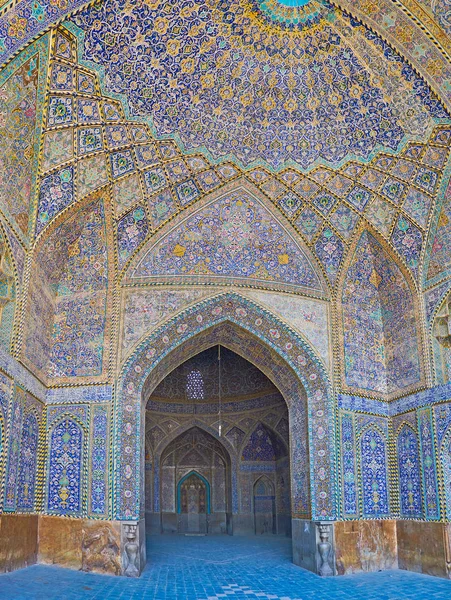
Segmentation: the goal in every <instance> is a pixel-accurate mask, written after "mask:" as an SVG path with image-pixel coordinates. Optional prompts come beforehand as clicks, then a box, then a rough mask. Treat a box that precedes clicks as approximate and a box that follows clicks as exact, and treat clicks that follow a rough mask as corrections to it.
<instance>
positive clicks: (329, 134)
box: [73, 0, 449, 170]
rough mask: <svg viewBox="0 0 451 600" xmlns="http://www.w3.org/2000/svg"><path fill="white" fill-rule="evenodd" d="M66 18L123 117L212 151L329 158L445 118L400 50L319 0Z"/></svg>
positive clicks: (188, 146) (118, 1)
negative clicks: (122, 105) (120, 102)
mask: <svg viewBox="0 0 451 600" xmlns="http://www.w3.org/2000/svg"><path fill="white" fill-rule="evenodd" d="M289 3H290V4H297V6H296V5H295V6H290V5H288V4H289ZM73 23H74V24H75V25H76V26H77V28H80V29H81V31H82V34H83V37H84V50H83V56H82V58H83V59H84V60H85V61H88V62H89V63H90V64H91V65H92V63H97V64H98V65H99V66H101V67H102V69H103V70H104V82H103V83H104V88H105V90H106V92H107V93H110V94H111V93H113V94H121V95H122V96H125V98H126V100H127V104H128V110H129V115H130V116H131V117H138V118H140V119H143V118H144V119H147V121H148V123H149V124H150V125H151V126H152V129H153V132H154V134H155V135H156V136H157V137H159V138H165V137H171V138H174V139H176V140H177V141H179V142H180V143H181V146H182V147H183V148H184V150H185V151H191V152H194V151H199V150H202V151H204V152H205V153H206V155H207V156H208V157H209V158H210V159H211V160H213V161H215V162H218V161H222V160H224V159H229V160H230V159H235V160H236V161H237V162H238V163H239V164H240V165H241V166H245V167H246V166H249V165H253V164H265V165H267V166H269V167H271V168H272V169H275V170H280V169H281V168H284V167H286V166H288V165H293V164H295V165H298V166H300V167H301V168H302V169H309V168H310V167H312V166H314V165H316V164H318V163H319V162H321V163H324V162H326V163H327V164H329V165H332V166H338V165H340V164H341V163H343V162H344V161H345V160H346V159H350V158H359V159H363V160H368V159H370V158H371V157H372V156H374V153H375V152H376V151H379V150H382V149H385V150H389V151H392V152H395V151H397V150H399V149H400V148H401V147H403V146H404V145H405V143H406V142H407V141H412V140H421V139H424V138H425V137H426V136H428V135H429V134H430V132H431V130H432V127H433V126H434V125H436V124H437V123H439V122H441V121H446V120H448V118H449V114H448V113H447V111H446V110H445V108H444V107H443V105H442V104H441V103H440V101H439V100H438V99H437V98H436V97H435V96H434V94H433V93H432V92H431V91H430V89H429V88H428V86H427V85H426V84H425V83H424V81H423V80H422V79H421V78H420V77H419V76H418V75H417V74H416V73H415V71H414V70H413V69H412V67H411V66H410V65H409V64H408V63H407V62H405V61H404V60H403V59H402V58H401V57H400V56H399V55H397V54H396V53H395V52H394V51H393V50H392V49H391V48H390V47H388V46H387V45H386V44H385V43H384V42H383V41H382V39H381V38H379V37H378V36H376V35H375V34H374V33H372V32H371V31H370V30H369V29H367V28H366V27H364V26H363V25H361V24H359V23H358V22H357V21H354V20H353V19H352V18H350V17H349V16H347V15H345V14H344V13H343V12H342V11H341V10H340V9H338V8H336V7H333V6H332V5H331V4H329V3H328V2H325V1H319V0H311V1H308V2H307V1H305V0H292V2H290V0H285V1H284V2H282V0H219V1H218V0H186V1H184V2H179V1H177V2H166V1H164V0H147V1H145V2H144V1H142V0H137V1H132V2H129V1H127V0H105V1H104V2H102V3H101V4H100V5H97V6H94V7H88V8H86V9H85V10H83V11H82V12H81V13H79V14H78V15H77V16H75V17H74V18H73Z"/></svg>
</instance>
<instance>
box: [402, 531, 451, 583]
mask: <svg viewBox="0 0 451 600" xmlns="http://www.w3.org/2000/svg"><path fill="white" fill-rule="evenodd" d="M397 528H398V555H399V568H400V569H406V570H408V571H416V572H418V573H426V574H427V575H435V576H437V577H450V566H451V560H450V557H451V546H450V541H449V540H450V527H449V525H445V524H443V523H420V522H417V521H399V522H398V524H397Z"/></svg>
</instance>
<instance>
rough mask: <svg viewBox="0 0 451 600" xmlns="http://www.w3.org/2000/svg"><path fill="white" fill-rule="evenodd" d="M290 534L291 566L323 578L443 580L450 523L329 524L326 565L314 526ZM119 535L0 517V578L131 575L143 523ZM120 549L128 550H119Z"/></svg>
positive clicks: (139, 560) (99, 527)
mask: <svg viewBox="0 0 451 600" xmlns="http://www.w3.org/2000/svg"><path fill="white" fill-rule="evenodd" d="M121 527H122V529H121ZM292 528H293V562H294V563H295V564H297V565H299V566H302V567H304V568H306V569H309V570H310V571H313V572H314V573H320V571H321V565H323V567H324V565H325V564H326V562H327V563H330V566H331V569H329V571H330V572H328V573H326V574H329V575H331V574H335V573H336V574H338V575H344V574H348V573H358V572H364V571H367V572H369V571H381V570H387V569H396V568H398V567H399V568H400V569H405V570H408V571H415V572H418V573H426V574H428V575H435V576H438V577H446V578H449V579H451V524H444V523H422V522H415V521H393V520H380V521H345V522H336V523H334V524H332V523H329V524H327V525H326V529H327V536H326V538H324V539H326V540H327V542H328V545H330V550H327V552H326V554H325V555H324V556H325V557H326V559H327V560H326V561H325V560H324V556H323V558H322V557H321V555H320V554H321V553H320V552H319V548H320V543H321V542H324V539H322V538H321V535H320V533H321V527H320V523H315V522H312V521H304V520H301V519H293V522H292ZM132 529H136V524H132ZM121 533H122V537H123V538H124V527H123V524H122V525H121V523H119V522H117V521H116V522H115V521H100V520H99V521H98V520H92V519H71V518H65V517H50V516H45V515H39V516H38V515H10V514H2V515H0V573H5V572H9V571H14V570H15V569H20V568H23V567H27V566H30V565H32V564H35V563H36V562H38V563H44V564H56V565H60V566H62V567H68V568H72V569H77V570H81V571H87V572H90V571H92V572H95V573H106V574H110V575H121V574H127V575H129V576H138V575H139V573H140V572H141V570H142V568H143V567H144V564H145V560H146V559H145V551H144V549H145V545H144V537H145V536H144V521H142V522H141V523H140V524H139V535H138V530H137V529H136V532H135V533H134V534H133V535H130V534H128V535H127V531H125V534H126V535H125V538H124V539H122V540H121ZM127 542H128V544H129V546H128V550H127V551H124V548H126V544H127ZM130 544H131V545H130ZM133 545H134V546H136V548H135V550H136V552H135V554H137V556H136V559H134V558H133V552H134V550H133V549H132V550H130V548H133ZM126 555H128V556H126ZM124 556H125V558H126V559H127V560H128V562H127V560H125V559H124ZM130 557H132V558H133V561H134V563H133V565H132V566H133V569H130ZM124 560H125V562H124ZM127 566H128V569H127ZM135 566H136V568H135ZM334 567H335V568H334ZM326 570H327V569H326ZM131 571H134V573H133V574H131Z"/></svg>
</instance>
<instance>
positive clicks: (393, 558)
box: [335, 521, 397, 575]
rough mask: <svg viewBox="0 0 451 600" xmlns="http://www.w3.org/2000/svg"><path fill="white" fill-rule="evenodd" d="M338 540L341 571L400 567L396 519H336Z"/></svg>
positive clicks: (338, 564) (343, 573) (342, 572)
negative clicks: (338, 520)
mask: <svg viewBox="0 0 451 600" xmlns="http://www.w3.org/2000/svg"><path fill="white" fill-rule="evenodd" d="M335 544H336V546H335V553H336V568H337V573H338V574H339V575H346V574H348V573H358V572H361V571H380V570H384V569H396V567H397V548H396V522H395V521H347V522H338V523H335Z"/></svg>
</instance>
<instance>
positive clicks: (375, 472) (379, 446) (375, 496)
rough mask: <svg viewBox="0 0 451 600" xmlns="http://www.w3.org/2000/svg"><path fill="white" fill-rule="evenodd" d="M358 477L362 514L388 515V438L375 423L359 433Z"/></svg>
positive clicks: (365, 515) (368, 515) (366, 515)
mask: <svg viewBox="0 0 451 600" xmlns="http://www.w3.org/2000/svg"><path fill="white" fill-rule="evenodd" d="M358 441H359V455H360V456H359V458H360V461H359V463H360V477H361V484H362V499H361V500H362V507H361V508H362V515H363V516H364V517H370V518H372V517H376V518H381V517H388V516H389V514H390V506H389V492H388V458H387V444H388V440H387V437H386V436H385V434H384V433H383V432H382V431H381V429H379V427H377V426H376V425H372V424H370V425H367V426H366V427H364V428H363V429H362V430H361V431H360V433H359V435H358Z"/></svg>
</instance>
